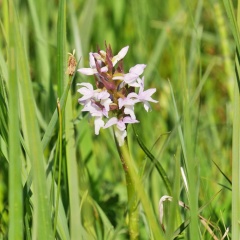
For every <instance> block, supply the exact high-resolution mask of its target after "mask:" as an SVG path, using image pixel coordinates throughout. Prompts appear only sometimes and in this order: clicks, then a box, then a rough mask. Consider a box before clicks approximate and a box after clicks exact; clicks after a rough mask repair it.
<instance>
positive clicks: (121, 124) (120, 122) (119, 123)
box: [103, 116, 139, 146]
mask: <svg viewBox="0 0 240 240" xmlns="http://www.w3.org/2000/svg"><path fill="white" fill-rule="evenodd" d="M138 122H139V121H138V120H136V119H132V118H131V117H129V116H126V117H124V118H121V119H117V118H116V117H112V118H110V119H109V120H108V122H107V123H106V124H105V126H104V127H103V128H108V127H110V126H112V125H116V129H115V134H116V138H117V139H118V143H119V146H122V145H123V144H124V139H125V137H126V136H127V131H126V123H138Z"/></svg>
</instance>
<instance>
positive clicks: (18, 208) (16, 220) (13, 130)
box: [8, 1, 23, 240]
mask: <svg viewBox="0 0 240 240" xmlns="http://www.w3.org/2000/svg"><path fill="white" fill-rule="evenodd" d="M13 19H14V17H13V6H12V1H10V3H9V26H10V31H9V54H8V61H9V66H8V69H9V219H10V221H9V232H8V236H9V239H10V240H15V239H19V240H21V239H23V199H22V197H23V193H22V178H21V171H20V169H21V168H22V163H21V157H20V156H21V155H20V139H19V137H20V131H19V113H18V104H16V103H18V75H17V61H16V59H17V58H16V54H17V46H16V39H15V26H14V20H13Z"/></svg>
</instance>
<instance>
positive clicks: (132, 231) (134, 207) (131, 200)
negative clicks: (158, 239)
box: [114, 131, 139, 240]
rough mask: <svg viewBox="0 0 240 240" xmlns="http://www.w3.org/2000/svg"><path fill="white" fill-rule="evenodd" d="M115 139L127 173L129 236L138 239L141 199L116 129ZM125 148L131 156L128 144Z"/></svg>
mask: <svg viewBox="0 0 240 240" xmlns="http://www.w3.org/2000/svg"><path fill="white" fill-rule="evenodd" d="M114 139H115V143H116V146H117V150H118V154H119V157H120V159H121V162H122V166H123V170H124V173H125V178H126V186H127V194H128V216H129V223H128V227H129V237H130V239H131V240H133V239H134V240H135V239H138V237H139V211H138V202H139V199H138V197H137V193H136V190H135V185H134V182H133V181H132V179H131V176H130V173H129V167H128V164H127V162H126V161H125V159H124V154H123V147H120V146H119V144H118V141H117V139H116V136H115V131H114ZM126 144H127V142H126ZM125 149H127V153H128V156H130V154H129V149H128V146H127V147H126V148H125Z"/></svg>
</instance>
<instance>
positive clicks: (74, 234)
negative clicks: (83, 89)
mask: <svg viewBox="0 0 240 240" xmlns="http://www.w3.org/2000/svg"><path fill="white" fill-rule="evenodd" d="M71 81H72V76H69V83H70V82H71ZM63 116H64V115H63ZM65 131H66V134H65V135H66V159H67V178H68V191H69V196H68V197H69V205H70V206H69V213H70V236H71V239H84V237H83V227H82V224H81V212H80V201H79V184H78V171H77V168H78V166H77V158H76V142H75V132H74V125H73V112H72V96H71V92H69V94H68V98H67V102H66V108H65Z"/></svg>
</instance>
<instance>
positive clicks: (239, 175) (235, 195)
mask: <svg viewBox="0 0 240 240" xmlns="http://www.w3.org/2000/svg"><path fill="white" fill-rule="evenodd" d="M237 13H238V14H237V16H238V18H237V25H238V29H239V27H240V15H239V14H240V1H238V10H237ZM238 29H237V31H238ZM238 33H239V31H238ZM237 47H238V48H237V49H239V47H240V46H238V45H237ZM239 61H240V57H239V51H238V50H237V53H236V57H235V70H236V81H235V83H234V102H233V111H234V116H233V143H232V152H233V157H232V239H240V225H239V220H240V189H239V181H240V164H239V161H240V148H239V146H240V145H239V144H240V122H239V119H240V94H239V81H240V79H239V76H240V63H239Z"/></svg>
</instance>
